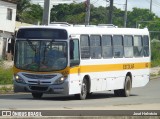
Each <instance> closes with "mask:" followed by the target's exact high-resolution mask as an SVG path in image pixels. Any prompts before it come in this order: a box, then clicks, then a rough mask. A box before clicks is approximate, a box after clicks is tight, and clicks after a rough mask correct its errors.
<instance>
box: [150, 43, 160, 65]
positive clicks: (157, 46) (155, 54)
mask: <svg viewBox="0 0 160 119" xmlns="http://www.w3.org/2000/svg"><path fill="white" fill-rule="evenodd" d="M151 66H152V67H156V66H160V43H159V42H153V43H151Z"/></svg>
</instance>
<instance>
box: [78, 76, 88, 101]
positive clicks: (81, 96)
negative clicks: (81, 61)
mask: <svg viewBox="0 0 160 119" xmlns="http://www.w3.org/2000/svg"><path fill="white" fill-rule="evenodd" d="M89 91H90V77H89V76H88V75H86V76H84V78H83V80H82V84H81V92H80V94H75V97H76V98H77V99H80V100H85V99H86V97H87V95H88V93H89Z"/></svg>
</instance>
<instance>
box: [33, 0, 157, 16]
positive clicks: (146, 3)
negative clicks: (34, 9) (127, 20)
mask: <svg viewBox="0 0 160 119" xmlns="http://www.w3.org/2000/svg"><path fill="white" fill-rule="evenodd" d="M31 1H32V2H34V3H40V4H43V2H44V0H31ZM73 1H74V2H77V3H79V2H84V1H86V0H51V2H52V3H53V4H57V3H58V2H60V3H72V2H73ZM106 1H109V0H90V2H91V4H93V5H94V6H103V7H106V6H109V2H106ZM127 1H128V2H127V10H128V11H132V8H133V7H137V8H146V9H150V1H151V0H127ZM125 2H126V0H114V6H116V7H117V8H120V9H122V10H124V9H125ZM152 12H153V13H155V14H156V15H157V16H159V17H160V0H152Z"/></svg>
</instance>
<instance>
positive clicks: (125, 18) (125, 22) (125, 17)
mask: <svg viewBox="0 0 160 119" xmlns="http://www.w3.org/2000/svg"><path fill="white" fill-rule="evenodd" d="M126 26H127V0H126V4H125V15H124V28H126Z"/></svg>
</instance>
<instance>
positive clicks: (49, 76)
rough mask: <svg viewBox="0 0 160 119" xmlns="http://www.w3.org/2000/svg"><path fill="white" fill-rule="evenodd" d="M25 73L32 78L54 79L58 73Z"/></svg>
mask: <svg viewBox="0 0 160 119" xmlns="http://www.w3.org/2000/svg"><path fill="white" fill-rule="evenodd" d="M23 75H24V76H25V77H27V78H30V79H52V78H54V77H55V76H56V75H37V74H24V73H23Z"/></svg>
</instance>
